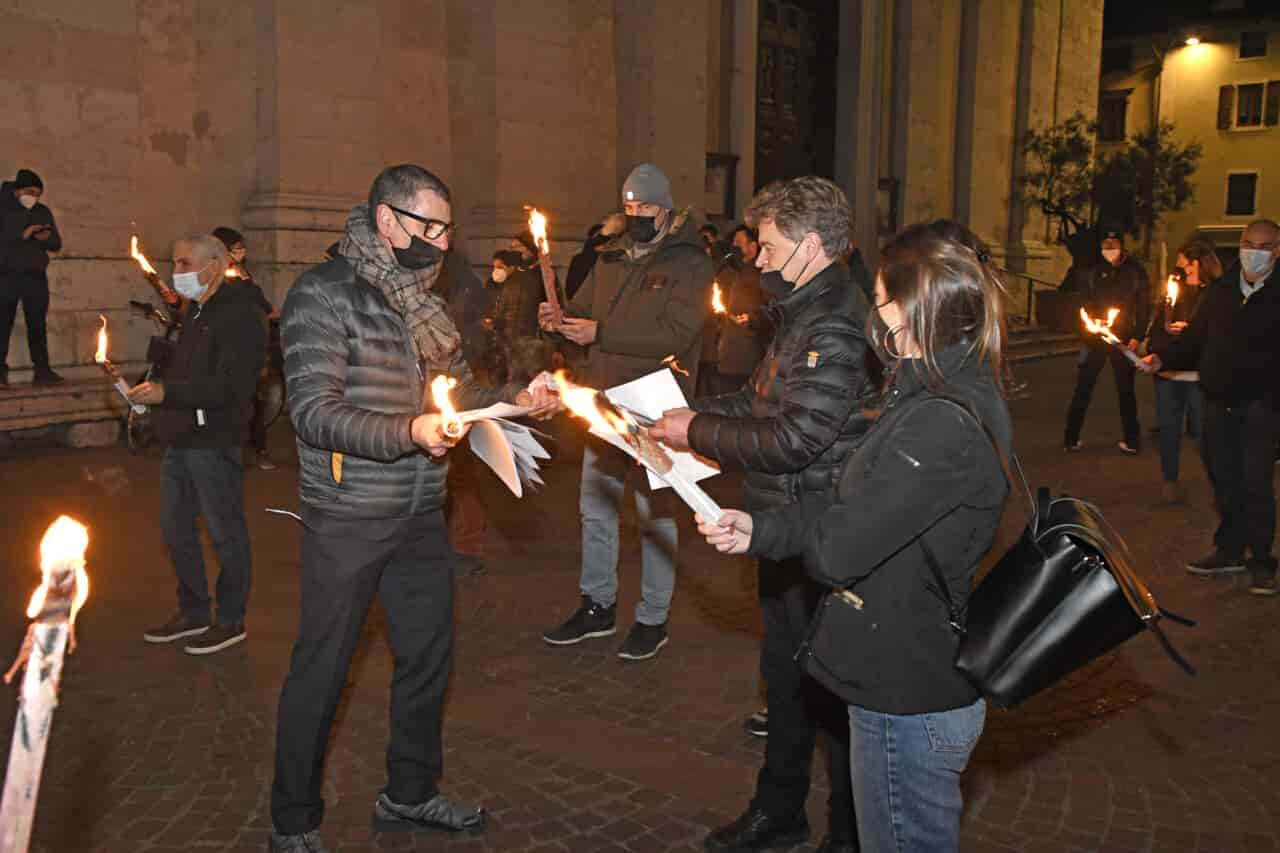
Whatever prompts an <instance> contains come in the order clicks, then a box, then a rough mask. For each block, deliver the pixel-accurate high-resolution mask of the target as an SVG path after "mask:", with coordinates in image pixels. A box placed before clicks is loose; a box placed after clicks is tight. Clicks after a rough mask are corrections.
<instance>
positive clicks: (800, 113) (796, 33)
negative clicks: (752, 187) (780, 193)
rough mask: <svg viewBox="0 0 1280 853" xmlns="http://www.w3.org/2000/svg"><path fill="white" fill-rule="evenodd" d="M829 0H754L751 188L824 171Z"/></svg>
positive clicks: (832, 38)
mask: <svg viewBox="0 0 1280 853" xmlns="http://www.w3.org/2000/svg"><path fill="white" fill-rule="evenodd" d="M837 9H838V7H837V4H836V0H761V2H760V27H759V31H760V43H759V45H758V51H759V53H758V57H757V63H756V68H757V69H758V71H757V75H758V78H757V80H756V168H755V184H756V189H759V188H760V187H762V186H764V185H765V184H767V183H769V182H770V181H776V180H778V179H780V178H794V177H796V176H798V175H822V176H823V177H828V178H829V177H832V172H833V169H834V166H835V138H836V73H837V72H836V51H837V50H838V42H837V37H838V36H837V33H839V27H838V23H839V22H838V21H837V15H838V11H837Z"/></svg>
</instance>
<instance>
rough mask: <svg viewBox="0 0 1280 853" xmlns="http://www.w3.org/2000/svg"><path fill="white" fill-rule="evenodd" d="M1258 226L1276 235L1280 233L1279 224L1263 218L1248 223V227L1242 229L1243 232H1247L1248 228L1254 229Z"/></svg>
mask: <svg viewBox="0 0 1280 853" xmlns="http://www.w3.org/2000/svg"><path fill="white" fill-rule="evenodd" d="M1260 225H1261V226H1263V227H1265V228H1270V229H1271V230H1272V231H1274V232H1276V233H1280V224H1277V223H1276V221H1275V220H1274V219H1267V218H1266V217H1265V216H1264V217H1262V218H1261V219H1255V220H1253V221H1252V222H1250V223H1249V224H1248V225H1246V226H1245V227H1244V230H1245V231H1248V230H1249V229H1250V228H1256V227H1258V226H1260Z"/></svg>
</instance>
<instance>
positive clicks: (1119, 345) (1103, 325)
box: [1080, 308, 1142, 367]
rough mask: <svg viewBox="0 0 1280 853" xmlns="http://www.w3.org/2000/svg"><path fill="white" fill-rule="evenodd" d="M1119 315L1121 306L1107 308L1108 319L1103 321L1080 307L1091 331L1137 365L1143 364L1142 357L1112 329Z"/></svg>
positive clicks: (1081, 313)
mask: <svg viewBox="0 0 1280 853" xmlns="http://www.w3.org/2000/svg"><path fill="white" fill-rule="evenodd" d="M1118 316H1120V309H1119V308H1109V309H1107V319H1106V321H1105V322H1103V321H1102V320H1095V319H1094V318H1092V317H1090V316H1089V312H1088V311H1086V310H1085V309H1083V308H1081V309H1080V319H1081V320H1083V321H1084V327H1085V328H1086V329H1087V330H1088V331H1089V333H1090V334H1094V335H1097V336H1098V337H1099V338H1101V339H1102V340H1103V341H1105V342H1106V343H1109V344H1111V346H1113V347H1115V348H1116V349H1118V350H1119V351H1120V352H1121V353H1122V354H1123V355H1124V357H1125V358H1127V359H1129V361H1131V362H1133V364H1134V366H1135V367H1136V366H1138V365H1140V364H1142V359H1141V358H1139V357H1138V354H1137V353H1136V352H1134V351H1133V350H1131V349H1129V348H1128V347H1127V346H1125V345H1124V341H1122V340H1120V339H1119V338H1117V337H1116V335H1115V332H1112V331H1111V326H1112V324H1113V323H1115V321H1116V317H1118Z"/></svg>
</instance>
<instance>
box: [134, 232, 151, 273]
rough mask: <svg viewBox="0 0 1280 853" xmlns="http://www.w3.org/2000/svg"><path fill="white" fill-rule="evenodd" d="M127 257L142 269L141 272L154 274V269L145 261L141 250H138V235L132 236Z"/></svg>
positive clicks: (145, 258)
mask: <svg viewBox="0 0 1280 853" xmlns="http://www.w3.org/2000/svg"><path fill="white" fill-rule="evenodd" d="M129 257H131V258H133V259H134V260H135V261H137V262H138V266H140V267H142V271H143V272H145V273H148V274H150V275H155V274H156V268H155V267H153V266H151V262H150V261H148V260H147V256H146V255H144V254H142V250H141V249H139V248H138V235H137V234H134V235H133V239H132V240H130V241H129Z"/></svg>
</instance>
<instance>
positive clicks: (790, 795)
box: [752, 558, 858, 843]
mask: <svg viewBox="0 0 1280 853" xmlns="http://www.w3.org/2000/svg"><path fill="white" fill-rule="evenodd" d="M758 567H759V572H760V608H761V611H762V613H763V615H764V643H763V644H762V645H761V647H760V674H761V675H762V676H763V677H764V680H765V700H766V702H767V703H768V706H769V738H768V740H767V741H766V743H765V750H764V766H763V767H761V768H760V774H759V776H758V777H757V779H756V794H755V798H754V799H753V800H752V805H753V806H754V807H756V808H759V809H761V810H762V811H764V812H766V813H768V814H771V815H775V816H778V817H781V818H786V817H790V816H792V815H794V814H796V813H798V812H801V811H803V810H804V803H805V799H806V798H807V797H808V796H809V776H810V771H811V768H812V765H813V751H814V745H815V742H816V740H817V735H818V733H819V732H821V733H822V734H823V739H824V740H825V742H826V744H827V747H828V749H827V758H828V762H829V768H828V769H829V775H830V782H831V797H830V799H829V800H828V802H827V808H828V817H829V820H830V826H829V832H830V834H831V836H832V837H833V838H835V839H838V840H841V841H845V842H847V843H852V842H856V840H857V838H858V833H857V822H856V820H855V818H854V813H853V787H852V781H851V778H850V774H849V712H848V709H847V707H846V705H845V704H844V702H842V701H841V700H840V699H839V698H837V697H836V696H834V695H833V694H831V693H830V692H828V691H827V690H826V688H824V687H822V686H821V685H820V684H818V683H817V682H816V681H814V680H813V679H811V678H809V677H808V676H807V675H806V674H805V673H804V671H803V670H802V669H801V668H800V665H799V664H798V663H796V659H795V655H796V650H797V649H799V648H800V644H801V642H803V640H804V638H805V634H806V633H807V630H808V627H809V622H810V620H811V618H812V617H813V612H814V609H815V608H816V607H817V604H818V600H819V599H820V598H821V595H822V589H821V588H820V587H819V586H818V585H817V584H815V583H814V582H813V581H811V580H810V579H809V576H808V575H807V574H806V573H805V570H804V565H803V564H802V563H801V561H800V560H799V559H798V558H793V559H790V560H785V561H783V562H775V561H773V560H761V561H760V562H759V564H758Z"/></svg>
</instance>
